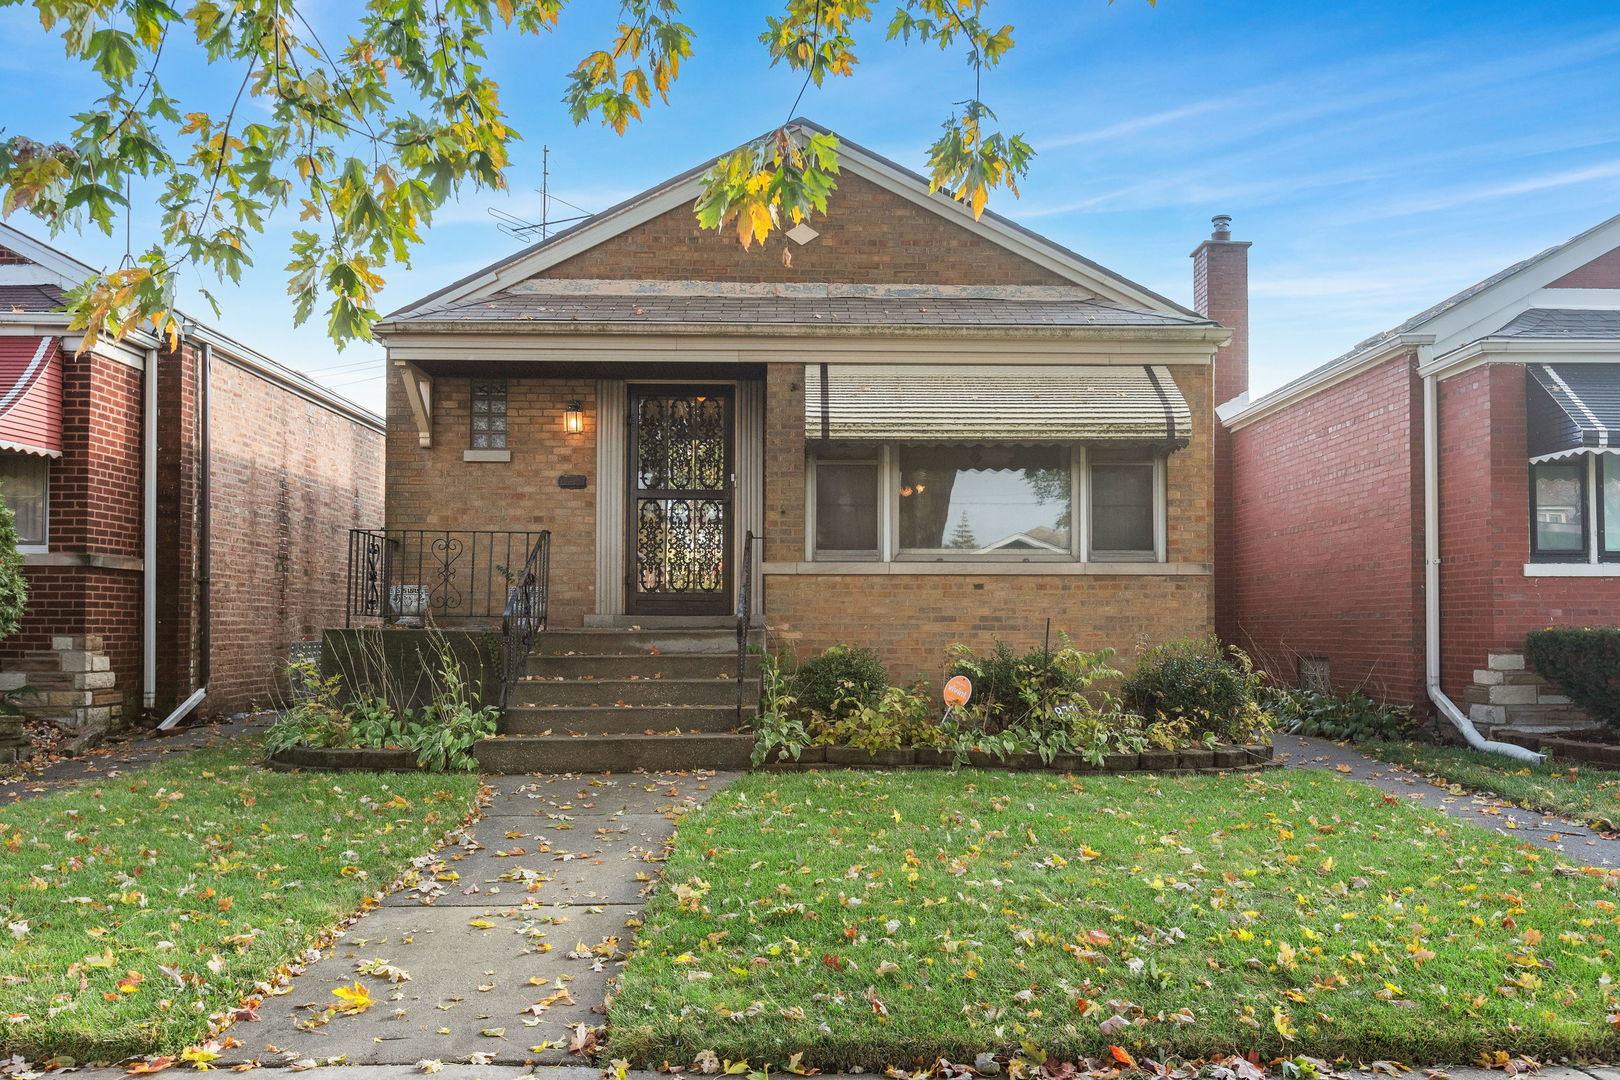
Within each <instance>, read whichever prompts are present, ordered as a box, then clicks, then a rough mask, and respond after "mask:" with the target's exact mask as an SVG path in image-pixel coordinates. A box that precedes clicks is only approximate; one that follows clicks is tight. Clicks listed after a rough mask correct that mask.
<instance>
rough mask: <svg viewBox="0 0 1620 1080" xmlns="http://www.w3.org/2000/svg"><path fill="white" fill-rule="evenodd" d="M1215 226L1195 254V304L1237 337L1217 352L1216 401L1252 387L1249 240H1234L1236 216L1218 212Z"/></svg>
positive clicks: (1212, 221)
mask: <svg viewBox="0 0 1620 1080" xmlns="http://www.w3.org/2000/svg"><path fill="white" fill-rule="evenodd" d="M1210 224H1212V225H1214V226H1215V229H1214V231H1213V232H1212V233H1210V237H1209V239H1208V240H1205V241H1204V242H1203V243H1202V244H1199V245H1198V248H1197V250H1195V251H1194V252H1193V253H1192V260H1193V307H1194V308H1195V309H1197V311H1198V313H1199V314H1200V315H1205V316H1208V317H1209V318H1211V319H1214V320H1215V321H1216V322H1218V323H1220V324H1221V325H1222V326H1229V327H1231V328H1232V341H1231V343H1230V344H1229V345H1227V346H1225V347H1224V348H1222V349H1221V350H1220V351H1218V352H1217V353H1216V354H1215V404H1217V405H1224V404H1225V403H1226V402H1228V401H1231V400H1232V399H1233V398H1235V397H1237V396H1238V395H1239V394H1246V393H1248V391H1249V241H1247V240H1233V239H1232V215H1230V214H1216V215H1215V216H1214V217H1213V218H1211V219H1210Z"/></svg>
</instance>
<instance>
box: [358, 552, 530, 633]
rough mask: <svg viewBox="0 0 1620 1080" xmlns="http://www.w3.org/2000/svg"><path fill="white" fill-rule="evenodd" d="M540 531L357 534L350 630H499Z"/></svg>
mask: <svg viewBox="0 0 1620 1080" xmlns="http://www.w3.org/2000/svg"><path fill="white" fill-rule="evenodd" d="M540 536H541V534H540V533H539V532H519V531H512V530H471V529H350V530H349V570H348V584H347V589H346V599H345V604H344V624H345V625H347V626H355V625H360V624H361V622H362V620H370V619H380V620H381V621H382V622H383V623H384V624H385V625H387V624H391V623H412V622H414V623H417V624H419V625H429V624H434V625H445V624H450V623H463V624H467V623H475V624H483V625H488V626H493V625H494V623H495V620H496V619H499V618H501V616H502V614H503V611H504V609H505V606H506V600H507V590H508V588H509V587H510V586H511V584H512V582H513V581H514V580H516V577H517V573H518V571H519V570H520V568H521V567H522V566H523V564H524V560H525V559H526V557H527V556H528V554H529V553H530V551H532V550H533V548H534V546H535V544H536V543H537V542H538V541H539V538H540Z"/></svg>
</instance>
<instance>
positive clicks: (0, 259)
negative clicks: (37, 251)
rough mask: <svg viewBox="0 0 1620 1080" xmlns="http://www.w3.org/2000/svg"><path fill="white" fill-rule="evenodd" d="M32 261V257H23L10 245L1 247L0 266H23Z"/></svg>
mask: <svg viewBox="0 0 1620 1080" xmlns="http://www.w3.org/2000/svg"><path fill="white" fill-rule="evenodd" d="M32 261H33V260H32V259H25V258H23V257H22V256H21V255H19V254H17V253H16V252H15V251H12V250H11V249H10V248H8V247H0V266H21V265H23V264H24V263H28V262H32Z"/></svg>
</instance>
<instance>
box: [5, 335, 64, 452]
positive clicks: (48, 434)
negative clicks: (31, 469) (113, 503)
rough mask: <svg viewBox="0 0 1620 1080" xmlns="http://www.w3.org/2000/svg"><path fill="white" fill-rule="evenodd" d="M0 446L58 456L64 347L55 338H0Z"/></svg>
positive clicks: (6, 448) (60, 435) (60, 432)
mask: <svg viewBox="0 0 1620 1080" xmlns="http://www.w3.org/2000/svg"><path fill="white" fill-rule="evenodd" d="M0 450H13V451H18V452H21V453H24V454H42V455H44V456H46V457H61V456H62V351H61V346H60V343H59V342H58V340H57V339H56V338H53V337H0Z"/></svg>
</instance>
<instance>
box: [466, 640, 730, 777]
mask: <svg viewBox="0 0 1620 1080" xmlns="http://www.w3.org/2000/svg"><path fill="white" fill-rule="evenodd" d="M760 644H762V638H761V636H760V634H759V633H758V632H757V631H756V632H754V633H753V634H752V635H751V636H750V645H760ZM737 690H738V682H737V634H736V631H735V630H730V629H715V628H701V627H698V628H670V627H660V628H656V629H622V630H619V629H584V630H548V631H546V632H545V633H543V634H541V635H540V636H539V637H537V638H536V639H535V643H534V648H533V649H532V650H531V651H530V653H529V658H528V662H527V665H526V672H525V676H524V678H523V679H522V680H521V681H519V682H518V683H517V684H515V685H514V686H513V687H512V690H511V694H510V697H509V700H508V702H507V709H506V714H505V716H504V717H503V718H502V720H501V729H500V734H499V735H498V736H497V737H496V738H493V739H485V740H484V741H483V742H480V743H479V744H478V746H477V747H476V748H475V749H474V753H475V754H476V755H477V757H478V763H479V767H480V768H481V769H482V770H483V771H484V772H489V773H559V772H629V771H632V770H634V769H746V768H747V767H748V764H749V755H750V754H751V752H752V750H753V745H754V738H753V736H752V735H751V734H749V733H748V731H747V724H748V722H749V720H750V719H751V718H752V716H753V714H754V711H755V708H756V706H757V704H758V702H759V665H758V661H757V660H755V659H753V658H750V659H749V661H748V665H747V668H746V669H745V678H744V680H743V683H742V700H743V708H742V712H741V714H740V715H739V712H738V709H737Z"/></svg>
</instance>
